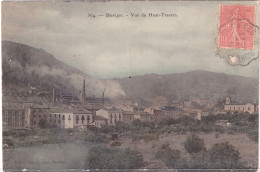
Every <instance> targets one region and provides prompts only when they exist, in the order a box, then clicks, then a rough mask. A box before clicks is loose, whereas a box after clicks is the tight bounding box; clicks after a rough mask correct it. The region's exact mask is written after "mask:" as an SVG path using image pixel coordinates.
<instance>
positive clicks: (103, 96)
mask: <svg viewBox="0 0 260 172" xmlns="http://www.w3.org/2000/svg"><path fill="white" fill-rule="evenodd" d="M102 103H103V105H105V89H104V91H103V94H102Z"/></svg>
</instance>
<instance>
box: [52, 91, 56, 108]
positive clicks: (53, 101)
mask: <svg viewBox="0 0 260 172" xmlns="http://www.w3.org/2000/svg"><path fill="white" fill-rule="evenodd" d="M55 99H56V95H55V88H53V90H52V107H54V106H55Z"/></svg>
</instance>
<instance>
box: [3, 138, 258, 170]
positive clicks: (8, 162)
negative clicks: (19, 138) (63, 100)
mask: <svg viewBox="0 0 260 172" xmlns="http://www.w3.org/2000/svg"><path fill="white" fill-rule="evenodd" d="M188 135H189V134H188V133H187V134H184V135H178V134H168V135H161V136H160V138H159V140H152V141H148V142H147V141H144V140H137V141H133V140H132V139H131V138H128V137H122V138H120V139H119V142H121V143H122V145H121V146H119V147H120V148H130V149H132V150H138V152H140V153H141V154H142V155H143V158H144V166H143V167H142V168H167V167H166V166H165V165H164V163H162V162H161V161H159V160H157V159H155V158H154V156H155V153H156V152H157V151H158V150H159V148H160V147H161V145H163V144H165V143H169V144H170V147H171V148H174V149H178V150H181V153H182V155H183V156H184V157H185V158H189V155H188V153H187V152H186V151H185V149H184V147H183V142H184V141H185V139H186V137H187V136H188ZM199 137H201V138H203V139H204V141H205V143H206V147H208V148H209V147H210V146H212V145H213V144H215V143H220V142H229V143H231V144H232V145H234V146H235V147H236V148H237V149H238V150H239V152H240V154H241V161H243V162H245V163H246V164H247V165H250V166H252V167H257V160H258V151H257V150H258V143H256V142H254V141H252V140H250V139H249V138H248V137H247V136H246V135H245V134H233V135H228V134H220V135H219V137H218V138H216V137H215V134H214V133H210V134H202V133H201V134H199ZM112 142H113V141H110V143H112ZM96 144H97V143H93V142H78V143H77V142H75V143H58V144H43V145H38V146H31V147H17V148H8V149H4V159H5V168H7V169H21V168H27V169H41V170H44V169H50V168H51V169H83V168H84V164H85V160H86V157H87V155H88V150H89V149H90V148H91V147H92V146H94V145H96ZM101 145H102V144H101ZM103 145H104V144H103ZM106 145H107V146H108V147H110V146H109V145H110V144H109V143H108V144H106ZM25 157H26V158H25Z"/></svg>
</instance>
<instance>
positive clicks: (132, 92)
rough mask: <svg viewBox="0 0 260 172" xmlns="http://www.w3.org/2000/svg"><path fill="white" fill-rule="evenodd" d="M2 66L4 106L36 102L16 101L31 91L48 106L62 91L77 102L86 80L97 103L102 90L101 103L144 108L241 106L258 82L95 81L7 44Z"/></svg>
mask: <svg viewBox="0 0 260 172" xmlns="http://www.w3.org/2000/svg"><path fill="white" fill-rule="evenodd" d="M2 62H3V93H4V94H3V95H4V100H5V101H14V100H17V101H37V100H36V99H37V98H36V99H34V98H35V97H34V98H33V97H30V98H28V97H26V96H25V98H22V99H19V94H23V93H24V92H26V91H27V90H28V88H31V87H36V88H37V89H41V90H46V91H47V92H49V97H47V99H48V101H50V100H51V98H50V97H51V91H52V89H53V88H61V89H62V92H64V93H65V94H73V95H74V96H79V93H80V91H81V89H82V80H83V78H84V79H85V80H86V95H87V96H92V95H96V96H97V97H100V96H101V95H102V91H103V90H104V88H105V89H106V93H105V96H106V97H109V98H115V97H127V98H130V99H133V100H134V102H138V103H139V104H143V105H151V102H152V101H154V100H155V99H156V98H158V97H159V99H164V98H165V99H170V100H173V101H180V100H181V101H182V100H189V99H190V98H196V97H198V98H211V99H213V100H216V101H217V100H220V99H221V100H223V99H224V98H225V97H226V96H227V95H228V93H230V95H231V98H232V99H233V100H235V101H238V102H241V103H247V102H251V103H255V102H257V101H258V94H257V93H258V80H257V79H255V78H248V77H242V76H235V75H227V74H222V73H214V72H207V71H192V72H187V73H174V74H167V75H157V74H149V75H143V76H132V77H128V78H120V79H113V80H97V79H94V78H91V77H90V76H88V75H87V74H84V73H83V72H81V71H79V70H78V69H76V68H74V67H72V66H69V65H67V64H65V63H63V62H62V61H59V60H57V59H56V58H55V57H54V56H53V55H51V54H49V53H47V52H46V51H44V50H42V49H36V48H33V47H29V46H27V45H23V44H19V43H14V42H10V41H3V42H2ZM8 92H9V93H10V92H11V93H17V94H16V96H17V95H18V96H17V97H15V96H11V97H10V96H9V98H8V96H6V95H8ZM21 96H22V97H24V96H23V95H21ZM21 96H20V97H21ZM41 101H42V100H41Z"/></svg>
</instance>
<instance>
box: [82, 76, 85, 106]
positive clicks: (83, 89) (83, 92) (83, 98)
mask: <svg viewBox="0 0 260 172" xmlns="http://www.w3.org/2000/svg"><path fill="white" fill-rule="evenodd" d="M81 96H82V97H81V101H82V105H84V104H85V79H83V88H82V95H81Z"/></svg>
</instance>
